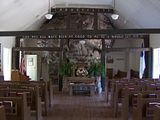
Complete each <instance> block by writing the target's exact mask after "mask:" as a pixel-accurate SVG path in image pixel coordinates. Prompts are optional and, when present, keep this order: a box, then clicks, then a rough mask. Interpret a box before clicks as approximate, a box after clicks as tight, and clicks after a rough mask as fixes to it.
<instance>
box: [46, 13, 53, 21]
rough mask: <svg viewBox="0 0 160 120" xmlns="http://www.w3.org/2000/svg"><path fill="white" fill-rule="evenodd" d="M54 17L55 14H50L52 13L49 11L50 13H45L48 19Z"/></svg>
mask: <svg viewBox="0 0 160 120" xmlns="http://www.w3.org/2000/svg"><path fill="white" fill-rule="evenodd" d="M52 17H53V15H52V14H50V13H48V14H46V15H45V18H46V19H47V20H50V19H52Z"/></svg>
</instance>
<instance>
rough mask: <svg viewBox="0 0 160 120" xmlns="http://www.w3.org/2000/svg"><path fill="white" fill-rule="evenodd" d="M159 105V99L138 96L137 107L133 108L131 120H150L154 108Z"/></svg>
mask: <svg viewBox="0 0 160 120" xmlns="http://www.w3.org/2000/svg"><path fill="white" fill-rule="evenodd" d="M159 103H160V98H143V97H142V94H138V98H137V106H136V107H133V114H132V117H133V120H143V119H151V118H152V117H153V112H154V106H155V105H156V104H159Z"/></svg>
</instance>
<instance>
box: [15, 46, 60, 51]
mask: <svg viewBox="0 0 160 120" xmlns="http://www.w3.org/2000/svg"><path fill="white" fill-rule="evenodd" d="M13 50H14V51H62V50H63V49H62V48H60V47H15V48H13Z"/></svg>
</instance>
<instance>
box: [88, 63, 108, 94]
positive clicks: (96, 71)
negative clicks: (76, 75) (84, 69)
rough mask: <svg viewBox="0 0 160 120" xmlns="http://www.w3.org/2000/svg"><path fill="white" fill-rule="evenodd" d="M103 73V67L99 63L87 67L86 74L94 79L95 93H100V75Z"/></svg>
mask: <svg viewBox="0 0 160 120" xmlns="http://www.w3.org/2000/svg"><path fill="white" fill-rule="evenodd" d="M104 72H105V68H104V65H103V64H102V63H100V62H92V63H91V64H90V66H89V69H88V73H89V75H90V77H95V81H96V91H97V92H98V93H101V91H102V88H101V75H103V74H104Z"/></svg>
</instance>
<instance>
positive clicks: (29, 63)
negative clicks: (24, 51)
mask: <svg viewBox="0 0 160 120" xmlns="http://www.w3.org/2000/svg"><path fill="white" fill-rule="evenodd" d="M25 57H26V69H27V75H28V76H29V77H30V79H31V80H35V81H37V55H25Z"/></svg>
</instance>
